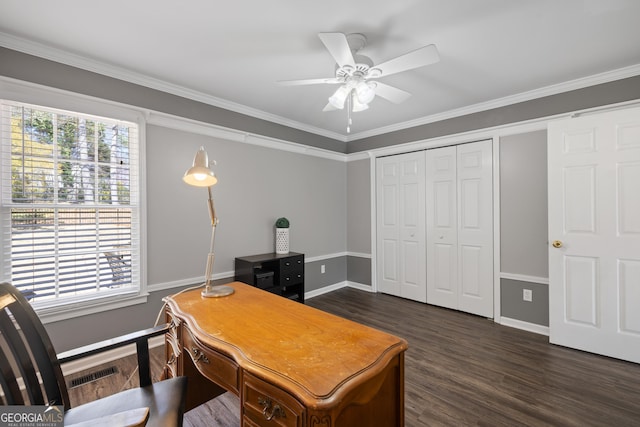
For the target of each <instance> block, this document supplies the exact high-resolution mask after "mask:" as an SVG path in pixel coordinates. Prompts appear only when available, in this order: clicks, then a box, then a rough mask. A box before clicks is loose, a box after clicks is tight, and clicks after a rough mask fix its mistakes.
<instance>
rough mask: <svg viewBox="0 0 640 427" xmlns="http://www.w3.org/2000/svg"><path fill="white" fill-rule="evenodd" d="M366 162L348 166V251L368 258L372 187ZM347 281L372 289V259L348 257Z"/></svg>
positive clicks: (351, 163) (355, 162) (362, 161)
mask: <svg viewBox="0 0 640 427" xmlns="http://www.w3.org/2000/svg"><path fill="white" fill-rule="evenodd" d="M370 165H371V162H370V160H369V159H361V160H355V161H350V162H349V163H348V164H347V251H349V252H352V253H356V254H367V255H371V186H370V181H371V179H370V170H371V166H370ZM347 280H348V281H349V282H353V283H357V284H359V285H368V286H371V258H366V257H362V256H357V255H350V256H348V257H347Z"/></svg>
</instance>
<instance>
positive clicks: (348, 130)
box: [347, 91, 353, 133]
mask: <svg viewBox="0 0 640 427" xmlns="http://www.w3.org/2000/svg"><path fill="white" fill-rule="evenodd" d="M352 96H353V91H351V92H349V97H348V98H347V133H351V124H352V121H351V97H352Z"/></svg>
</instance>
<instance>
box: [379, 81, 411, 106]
mask: <svg viewBox="0 0 640 427" xmlns="http://www.w3.org/2000/svg"><path fill="white" fill-rule="evenodd" d="M375 91H376V95H377V96H379V97H381V98H384V99H386V100H388V101H391V102H393V103H394V104H400V103H401V102H404V101H406V100H407V99H409V98H410V97H411V94H410V93H409V92H405V91H404V90H402V89H398V88H397V87H393V86H389V85H388V84H384V83H381V82H376V89H375Z"/></svg>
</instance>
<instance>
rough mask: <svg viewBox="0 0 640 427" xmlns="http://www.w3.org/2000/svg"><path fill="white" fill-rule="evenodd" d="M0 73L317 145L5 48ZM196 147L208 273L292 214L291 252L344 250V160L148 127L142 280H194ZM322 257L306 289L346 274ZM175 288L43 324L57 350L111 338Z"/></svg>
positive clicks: (200, 253)
mask: <svg viewBox="0 0 640 427" xmlns="http://www.w3.org/2000/svg"><path fill="white" fill-rule="evenodd" d="M0 75H4V76H8V77H12V78H17V79H23V80H26V81H30V82H35V83H39V84H43V85H47V86H49V87H54V88H61V89H65V90H71V91H74V92H77V93H81V94H89V95H93V96H98V97H101V98H104V99H111V100H115V101H118V102H126V103H129V104H131V105H133V106H137V107H145V108H150V109H152V110H155V111H164V112H168V113H172V114H178V115H182V116H184V117H188V118H192V119H194V118H195V119H199V120H202V121H204V122H207V123H218V124H224V125H228V126H237V128H238V129H240V130H244V131H250V132H256V133H260V134H262V135H266V136H272V137H277V138H282V139H286V140H292V141H293V142H299V143H302V144H306V145H314V144H316V145H322V144H323V142H324V138H322V137H317V136H316V135H311V134H306V133H304V132H302V133H301V132H299V131H295V130H292V129H288V128H286V127H284V126H280V125H275V124H270V123H268V122H264V123H260V121H256V119H253V118H249V117H243V116H241V115H238V114H235V113H230V112H225V111H224V110H220V109H217V108H214V107H211V106H206V105H204V104H201V103H198V102H194V101H191V100H185V99H181V98H178V97H175V96H173V95H168V94H163V93H161V92H158V91H153V90H150V89H148V88H144V87H141V86H136V85H133V84H130V83H126V82H122V81H118V80H115V79H111V78H106V77H104V76H100V75H97V74H95V73H91V72H87V71H83V70H79V69H75V68H72V67H67V66H64V65H61V64H56V63H53V62H51V61H46V60H42V59H38V58H35V57H31V56H29V55H24V54H20V53H17V52H13V51H9V50H7V49H3V48H0ZM1 96H2V95H1V94H0V97H1ZM43 103H45V104H46V101H43ZM318 138H320V139H318ZM329 142H331V140H329ZM201 145H202V146H204V147H205V148H206V150H207V151H208V153H209V156H210V159H215V160H216V161H217V162H218V164H217V166H215V171H216V174H217V175H218V178H219V182H218V184H217V185H216V186H214V187H213V195H214V199H215V203H216V211H217V214H218V216H219V218H220V224H219V226H218V228H217V230H216V246H215V254H216V261H215V265H214V274H218V275H221V274H222V275H232V274H233V269H234V266H233V261H234V258H235V257H236V256H241V255H252V254H258V253H265V252H272V251H273V250H274V228H273V226H274V222H275V220H276V219H277V218H278V217H280V216H286V217H287V218H289V220H290V221H291V236H290V239H291V240H290V246H291V250H292V251H296V252H303V253H305V255H306V257H307V258H309V257H323V256H331V255H332V254H336V253H345V252H346V248H347V235H346V229H347V221H346V218H347V206H346V201H347V194H346V192H347V189H346V188H347V182H346V181H347V164H346V162H344V161H338V160H330V159H326V158H321V157H313V156H308V155H304V154H300V153H292V152H287V151H282V150H277V149H272V148H264V147H260V146H256V145H249V144H244V143H239V142H233V141H228V140H224V139H219V138H214V137H211V136H204V135H201V134H196V133H191V132H188V131H178V130H174V129H170V128H168V127H163V126H161V125H147V128H146V181H147V191H146V204H147V218H146V220H147V282H148V284H149V286H150V287H151V289H153V287H154V286H156V287H157V288H158V289H160V288H162V286H163V285H167V284H168V285H173V284H172V282H174V283H184V284H186V283H189V284H194V283H197V282H198V281H199V280H200V279H199V278H201V277H202V276H203V275H204V268H205V263H206V254H207V252H208V250H209V240H210V235H211V227H210V223H209V218H208V211H207V205H206V199H207V192H206V191H205V190H203V189H198V188H193V187H189V186H187V185H186V184H184V183H183V182H182V179H181V177H182V174H183V173H184V171H185V170H186V169H187V168H188V166H189V165H190V164H191V162H192V161H193V156H194V154H195V152H196V150H197V149H198V148H199V146H201ZM323 148H327V147H326V146H324V147H323ZM334 148H336V146H334ZM337 148H339V147H337ZM337 151H339V150H337ZM325 263H326V264H327V273H325V274H323V275H322V276H318V277H317V278H316V275H314V274H313V271H312V270H308V271H309V274H308V276H307V284H308V285H307V287H308V289H307V290H313V289H317V288H319V287H321V286H326V285H328V284H334V283H340V282H344V281H345V280H346V259H345V257H344V256H341V257H339V258H338V259H329V260H326V261H325ZM311 265H313V263H311ZM310 268H312V267H310ZM318 269H319V267H318ZM314 270H315V269H314ZM316 280H317V281H316ZM223 281H224V280H223ZM185 286H186V285H185ZM179 290H180V288H179V287H178V288H175V287H174V288H171V289H166V290H162V291H154V292H151V294H150V295H149V298H148V302H147V303H146V304H139V305H135V306H131V307H126V308H120V309H117V310H111V311H107V312H101V313H94V314H92V315H88V316H83V317H81V318H74V319H68V320H64V321H59V322H53V323H48V324H47V325H46V327H47V330H48V331H49V332H50V334H51V337H52V340H53V342H54V345H55V347H56V350H57V351H64V350H66V349H69V348H73V347H76V346H80V345H85V344H89V343H92V342H95V341H99V340H102V339H107V338H111V337H113V336H115V335H119V334H123V333H128V332H131V331H134V330H137V329H140V328H145V327H149V326H151V325H152V324H153V322H154V321H155V319H156V316H157V314H158V311H159V310H160V309H161V307H162V301H161V300H162V298H163V297H164V296H165V295H168V294H172V293H174V292H177V291H179Z"/></svg>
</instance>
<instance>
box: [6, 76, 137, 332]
mask: <svg viewBox="0 0 640 427" xmlns="http://www.w3.org/2000/svg"><path fill="white" fill-rule="evenodd" d="M5 100H6V101H7V102H8V103H11V102H14V103H15V102H17V103H24V104H31V105H34V106H43V107H45V108H51V109H58V110H66V111H73V112H78V113H80V114H86V115H91V116H98V117H108V118H110V119H115V120H122V121H126V122H132V123H135V124H137V126H138V138H139V140H138V148H139V150H138V156H137V158H138V164H137V165H132V166H137V170H138V177H137V181H138V194H139V204H138V218H139V219H138V221H139V236H138V238H139V241H138V247H139V253H137V254H135V256H137V257H139V259H138V260H137V265H138V266H139V273H138V274H137V278H138V280H137V282H138V287H137V289H132V290H131V291H128V292H124V293H115V294H111V293H107V295H105V296H95V295H94V296H90V297H88V298H86V299H81V300H74V301H60V303H59V304H56V305H50V304H49V305H46V306H40V307H39V305H38V304H37V303H34V308H35V309H36V311H37V313H38V316H39V317H40V318H41V320H42V321H43V322H44V323H49V322H56V321H60V320H64V319H70V318H74V317H80V316H85V315H89V314H94V313H98V312H102V311H109V310H114V309H117V308H122V307H127V306H131V305H135V304H141V303H145V302H146V301H147V297H148V290H147V277H146V266H147V259H146V258H147V257H146V254H147V250H146V241H147V239H146V202H145V200H146V164H145V158H146V155H145V153H146V133H145V129H146V120H145V113H144V111H142V110H137V109H135V108H133V107H130V106H127V105H123V104H119V103H115V102H112V101H107V100H102V99H98V98H94V97H90V96H86V95H81V94H77V93H73V92H68V91H63V90H59V89H54V88H49V87H45V86H41V85H36V84H32V83H28V82H23V81H20V80H15V79H10V78H6V77H0V102H4V101H5ZM4 125H5V123H3V126H4ZM0 162H2V163H1V164H0V173H7V172H5V169H10V162H5V159H1V158H0ZM8 173H10V171H8ZM3 216H4V208H3V209H2V211H0V231H3V230H2V227H4V226H5V224H10V220H8V219H7V218H4V217H3ZM132 238H135V236H132ZM10 239H11V236H10V233H4V232H2V233H0V242H1V243H2V248H3V250H0V266H1V267H2V268H1V269H0V281H3V282H7V281H10V279H11V275H10V268H7V267H8V266H10V265H11V260H10V259H6V258H7V256H10V254H7V253H6V252H5V250H4V248H7V247H10V246H11V244H10ZM7 252H8V251H7ZM132 256H134V254H132Z"/></svg>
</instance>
